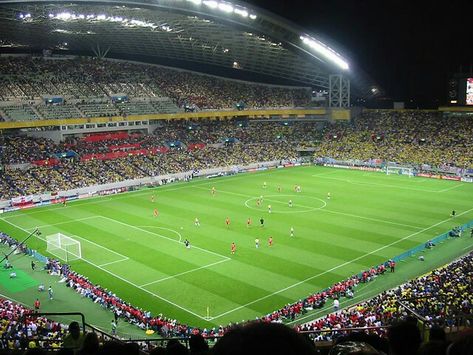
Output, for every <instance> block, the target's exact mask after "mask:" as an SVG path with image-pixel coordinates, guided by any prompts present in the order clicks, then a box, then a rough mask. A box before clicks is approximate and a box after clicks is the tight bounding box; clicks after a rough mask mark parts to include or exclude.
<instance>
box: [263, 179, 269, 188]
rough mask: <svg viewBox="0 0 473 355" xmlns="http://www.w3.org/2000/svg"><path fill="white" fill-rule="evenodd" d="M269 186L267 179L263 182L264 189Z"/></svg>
mask: <svg viewBox="0 0 473 355" xmlns="http://www.w3.org/2000/svg"><path fill="white" fill-rule="evenodd" d="M267 187H268V184H266V181H265V182H263V189H265V188H267Z"/></svg>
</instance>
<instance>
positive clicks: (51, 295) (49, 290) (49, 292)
mask: <svg viewBox="0 0 473 355" xmlns="http://www.w3.org/2000/svg"><path fill="white" fill-rule="evenodd" d="M48 297H49V299H50V300H52V299H53V288H52V287H51V286H49V288H48Z"/></svg>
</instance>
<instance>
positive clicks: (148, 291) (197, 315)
mask: <svg viewBox="0 0 473 355" xmlns="http://www.w3.org/2000/svg"><path fill="white" fill-rule="evenodd" d="M5 222H7V223H8V224H10V225H12V226H13V227H15V228H18V229H21V230H22V231H24V232H25V233H29V232H28V230H26V229H24V228H23V227H20V226H18V225H16V224H14V223H12V222H9V221H6V220H5ZM43 240H44V239H43ZM80 260H82V261H84V262H86V263H87V264H90V265H92V266H94V267H96V268H97V269H100V270H102V271H103V272H106V273H107V274H110V275H112V276H113V277H115V278H117V279H119V280H121V281H123V282H125V283H127V284H129V285H131V286H133V287H136V288H137V289H139V290H141V291H143V292H146V293H147V294H149V295H151V296H153V297H156V298H158V299H160V300H162V301H164V302H166V303H169V304H170V305H172V306H174V307H177V308H179V309H182V310H183V311H185V312H187V313H189V314H192V315H193V316H195V317H197V318H200V319H202V320H206V317H205V316H201V315H200V314H197V313H195V312H194V311H191V310H190V309H187V308H185V307H183V306H181V305H179V304H177V303H175V302H173V301H170V300H168V299H167V298H164V297H162V296H160V295H158V294H156V293H154V292H151V291H150V290H147V289H145V288H143V287H141V286H140V285H137V284H135V283H134V282H132V281H130V280H128V279H126V278H124V277H123V276H120V275H117V274H115V273H113V272H111V271H109V270H107V269H104V268H103V267H101V266H100V265H97V264H95V263H93V262H91V261H89V260H87V259H84V258H81V259H80Z"/></svg>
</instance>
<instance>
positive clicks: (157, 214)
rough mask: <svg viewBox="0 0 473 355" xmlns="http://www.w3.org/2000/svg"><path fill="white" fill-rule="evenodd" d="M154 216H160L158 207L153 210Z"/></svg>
mask: <svg viewBox="0 0 473 355" xmlns="http://www.w3.org/2000/svg"><path fill="white" fill-rule="evenodd" d="M153 216H155V217H158V216H159V211H158V209H157V208H155V209H154V210H153Z"/></svg>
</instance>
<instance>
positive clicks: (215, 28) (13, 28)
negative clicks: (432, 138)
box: [0, 0, 371, 94]
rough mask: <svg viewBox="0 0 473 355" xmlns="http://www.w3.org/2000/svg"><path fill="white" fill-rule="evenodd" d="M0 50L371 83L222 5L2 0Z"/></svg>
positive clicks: (255, 16)
mask: <svg viewBox="0 0 473 355" xmlns="http://www.w3.org/2000/svg"><path fill="white" fill-rule="evenodd" d="M0 17H1V18H0V33H1V34H2V35H1V38H0V51H3V52H5V51H11V50H19V51H23V52H25V51H26V52H30V51H41V50H44V49H52V50H54V51H58V50H60V51H64V52H70V53H74V54H88V55H99V56H101V55H104V54H106V56H107V57H112V58H128V59H131V58H134V59H135V60H138V61H148V62H155V63H163V61H164V62H165V63H167V64H169V63H172V64H174V65H175V66H176V67H179V66H181V64H183V63H193V64H197V65H199V64H200V65H202V66H206V67H210V68H211V67H214V68H227V69H232V68H233V69H241V70H243V71H245V72H251V73H258V74H262V75H265V76H269V77H276V78H283V79H286V80H288V81H291V82H297V83H301V84H304V85H310V86H312V87H318V88H323V89H327V88H328V86H329V85H328V75H329V74H334V73H344V74H346V75H348V76H349V77H350V78H351V80H352V85H354V87H356V88H358V91H361V92H363V93H367V94H368V93H370V92H371V91H370V90H369V85H367V84H366V80H365V79H363V78H362V76H361V75H360V74H359V73H355V72H354V70H353V68H350V63H349V60H348V59H347V58H345V57H344V56H343V55H341V54H340V53H338V52H337V50H336V49H334V48H332V47H330V46H329V45H327V44H326V43H323V42H322V41H320V40H319V39H317V38H316V37H315V36H312V35H310V34H308V33H306V32H304V30H303V29H301V28H299V27H298V26H297V25H296V24H294V23H291V22H289V21H287V20H285V19H283V18H281V17H278V16H276V15H274V14H271V13H270V12H268V11H265V10H263V9H259V8H255V7H250V6H247V5H246V4H244V3H241V2H236V1H232V2H226V1H220V0H141V1H139V0H138V1H133V0H101V1H100V0H72V1H63V0H44V1H43V0H36V1H27V0H0Z"/></svg>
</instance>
